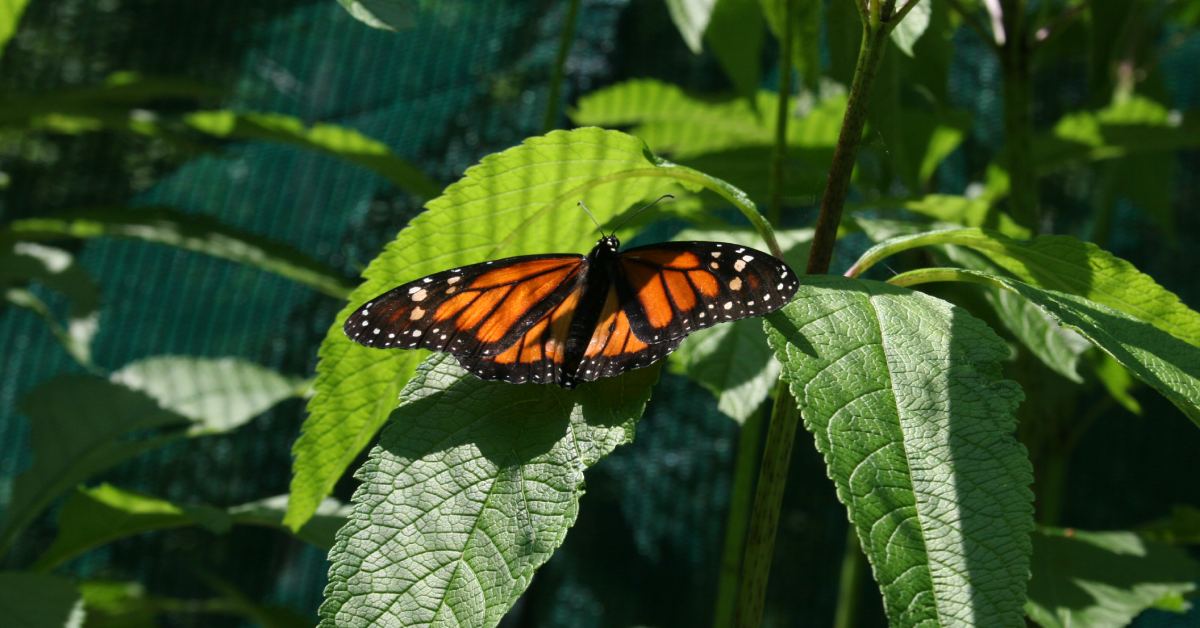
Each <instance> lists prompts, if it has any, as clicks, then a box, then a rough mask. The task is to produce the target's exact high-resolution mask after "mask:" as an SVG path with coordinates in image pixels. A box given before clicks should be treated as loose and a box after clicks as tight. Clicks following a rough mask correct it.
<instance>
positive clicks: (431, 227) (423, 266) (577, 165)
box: [287, 128, 754, 527]
mask: <svg viewBox="0 0 1200 628" xmlns="http://www.w3.org/2000/svg"><path fill="white" fill-rule="evenodd" d="M680 185H682V186H684V187H685V188H686V189H692V190H696V189H699V188H701V187H704V188H708V189H710V190H712V191H715V192H717V193H718V194H719V195H720V196H722V197H723V198H725V199H726V201H728V202H732V203H734V204H735V205H739V206H740V207H741V208H742V209H743V210H744V212H746V211H748V212H751V213H752V212H753V211H754V210H753V206H752V204H750V202H749V201H748V200H747V199H746V198H745V196H744V194H742V193H741V192H740V191H739V190H736V189H734V188H732V187H731V186H729V185H728V184H726V183H724V182H722V181H719V180H716V179H713V178H712V177H708V176H707V175H703V174H701V173H699V172H697V171H695V170H691V169H689V168H685V167H682V166H677V165H675V164H671V163H669V162H665V161H663V160H660V159H658V158H657V157H655V156H654V155H653V154H651V153H650V151H649V149H647V148H646V145H645V144H644V143H643V142H642V141H641V140H639V139H638V138H636V137H632V136H629V135H626V134H624V133H619V132H616V131H605V130H602V129H596V128H581V129H575V130H573V131H553V132H551V133H548V134H546V135H544V136H540V137H534V138H530V139H528V140H526V141H525V142H524V143H522V144H521V145H519V146H516V147H513V148H510V149H508V150H506V151H503V152H501V153H497V154H493V155H489V156H488V157H485V158H484V159H483V161H482V162H480V163H479V164H478V165H476V166H473V167H471V168H470V169H468V170H467V172H466V174H464V176H463V178H462V179H460V180H459V181H457V182H455V183H454V184H452V185H450V186H449V187H447V188H446V190H445V192H444V193H443V194H442V195H441V196H439V197H438V198H436V199H434V200H432V201H430V202H429V203H428V204H427V205H426V211H425V212H423V213H422V214H420V215H419V216H417V217H416V218H415V219H413V221H412V222H411V223H409V225H408V226H407V227H406V228H405V229H404V230H403V231H401V232H400V234H399V235H398V236H397V237H396V239H395V240H393V241H392V242H391V243H390V244H389V245H388V246H387V248H386V249H385V250H384V251H383V252H382V253H381V254H380V255H379V256H378V257H376V258H375V259H374V260H373V261H372V262H371V264H370V265H369V266H368V267H367V269H366V271H364V273H363V276H364V278H365V282H364V283H363V284H362V285H361V286H359V288H358V289H356V290H355V291H354V292H353V293H352V294H351V295H350V300H349V303H348V304H347V306H346V308H344V309H343V310H342V311H341V312H340V313H339V314H338V316H337V318H336V319H335V320H334V322H333V325H332V326H331V327H330V330H329V333H328V334H327V335H326V337H325V340H324V342H322V344H321V349H320V362H319V363H318V365H317V378H316V382H315V384H314V388H315V395H314V397H313V399H312V401H311V402H310V403H309V406H308V409H309V417H308V418H307V419H306V420H305V422H304V426H303V429H302V433H301V435H300V438H299V439H298V440H297V441H296V444H295V446H294V448H293V454H294V455H295V463H294V465H293V477H292V484H291V491H290V493H291V495H292V501H291V503H290V504H289V506H288V508H289V510H288V518H287V523H288V525H291V526H293V527H297V526H299V525H301V524H303V523H304V521H305V520H307V519H308V515H309V514H310V513H311V512H312V509H313V508H315V507H316V505H317V504H318V503H319V502H320V500H321V498H323V497H324V496H325V495H327V494H328V493H329V491H330V490H331V489H332V488H333V485H334V483H336V482H337V480H338V478H340V477H341V476H342V474H343V473H344V472H345V470H346V468H347V467H348V466H349V465H350V463H351V462H352V461H353V460H354V458H355V457H356V456H357V455H358V454H359V452H361V451H362V449H363V448H364V447H366V445H367V443H369V442H370V441H371V439H372V438H374V436H375V433H376V432H377V431H378V430H379V428H380V427H381V426H382V425H383V422H384V420H385V419H386V418H387V416H388V413H390V412H391V411H392V409H393V408H395V405H396V402H397V399H398V397H399V395H400V391H401V388H402V387H403V386H404V384H405V382H407V381H408V379H409V377H411V376H412V373H413V370H414V369H415V368H416V365H417V363H418V362H419V360H420V359H421V357H422V355H423V354H422V352H419V351H382V350H378V349H369V348H366V347H363V346H361V345H357V344H355V343H353V342H351V341H350V340H349V339H347V338H346V337H345V334H343V333H342V322H343V321H344V320H345V319H346V317H347V316H349V314H350V313H351V312H352V311H353V309H354V308H356V307H358V306H359V305H361V304H362V303H364V302H366V301H367V300H368V299H371V298H373V297H375V296H376V295H378V294H380V293H382V292H384V291H385V290H388V289H389V288H392V287H394V286H396V285H397V284H400V283H403V282H405V281H409V280H411V279H415V278H417V277H420V276H422V275H427V274H430V273H433V272H436V271H440V270H445V269H447V268H452V267H454V266H460V265H463V264H470V263H474V262H480V261H483V260H487V259H494V258H497V257H506V256H510V255H519V254H523V253H546V252H579V253H584V252H586V251H588V250H589V249H590V248H591V247H592V246H593V245H594V243H595V238H596V236H595V226H594V225H592V224H591V221H590V220H589V219H588V217H587V216H586V215H585V214H584V213H583V212H581V211H580V210H579V209H578V208H577V207H576V206H575V205H576V203H577V202H578V201H580V200H583V201H586V202H587V205H588V206H589V207H590V208H591V210H592V212H593V213H594V214H595V215H596V216H597V218H598V219H599V220H601V221H602V222H608V221H610V220H611V219H612V218H613V217H614V216H616V215H618V214H620V213H622V212H623V211H624V210H626V209H627V208H629V207H630V206H631V205H634V204H636V203H639V202H641V201H643V200H644V199H648V198H657V197H658V196H659V195H661V194H663V193H665V192H670V191H673V190H674V191H679V186H680Z"/></svg>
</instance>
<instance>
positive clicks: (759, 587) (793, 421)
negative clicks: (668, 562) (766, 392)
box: [736, 379, 800, 628]
mask: <svg viewBox="0 0 1200 628" xmlns="http://www.w3.org/2000/svg"><path fill="white" fill-rule="evenodd" d="M799 423H800V411H799V410H798V409H797V407H796V401H795V399H793V398H792V395H791V393H790V392H789V391H788V388H787V384H785V383H784V381H783V380H782V379H780V380H779V384H778V385H777V386H776V397H775V405H774V406H773V407H772V409H771V421H770V424H769V426H768V427H767V442H766V447H765V448H764V450H763V456H762V463H761V465H760V466H759V469H758V486H757V487H756V489H755V494H754V511H753V513H752V515H751V519H750V531H749V533H748V534H747V535H746V555H745V558H744V560H743V562H742V586H741V588H740V590H739V592H738V606H737V624H736V625H737V626H738V628H759V627H760V626H761V625H762V617H763V608H764V606H765V604H766V598H767V580H768V577H769V576H770V572H771V559H772V558H773V557H774V555H775V532H776V530H777V529H778V527H779V511H780V509H781V508H782V506H783V492H784V488H785V487H786V486H787V472H788V467H789V466H790V464H791V460H792V445H793V443H794V442H795V440H796V426H797V425H798V424H799Z"/></svg>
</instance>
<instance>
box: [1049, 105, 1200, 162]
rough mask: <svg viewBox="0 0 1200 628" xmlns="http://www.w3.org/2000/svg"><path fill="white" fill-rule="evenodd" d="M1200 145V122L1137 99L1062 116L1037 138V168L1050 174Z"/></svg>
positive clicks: (1191, 117)
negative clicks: (1081, 165) (1084, 163)
mask: <svg viewBox="0 0 1200 628" xmlns="http://www.w3.org/2000/svg"><path fill="white" fill-rule="evenodd" d="M1197 146H1200V120H1197V119H1196V118H1195V117H1194V116H1181V115H1179V114H1172V113H1171V112H1169V111H1167V109H1166V108H1165V107H1163V106H1162V105H1161V104H1159V103H1157V102H1154V101H1152V100H1149V99H1146V98H1141V97H1132V98H1130V99H1128V100H1126V101H1123V102H1119V103H1114V104H1113V105H1110V106H1109V107H1107V108H1105V109H1101V110H1098V111H1081V112H1076V113H1072V114H1068V115H1065V116H1063V117H1062V119H1060V120H1059V121H1058V123H1057V124H1055V125H1054V129H1053V131H1051V133H1050V134H1049V135H1046V136H1042V137H1038V138H1035V140H1034V147H1033V148H1034V155H1035V156H1036V158H1037V162H1038V169H1039V171H1042V172H1049V171H1052V170H1055V169H1057V168H1061V167H1063V166H1066V165H1068V164H1071V163H1074V162H1079V161H1100V160H1104V159H1114V158H1118V157H1125V156H1129V155H1138V154H1142V153H1152V152H1172V151H1179V150H1183V149H1187V148H1195V147H1197Z"/></svg>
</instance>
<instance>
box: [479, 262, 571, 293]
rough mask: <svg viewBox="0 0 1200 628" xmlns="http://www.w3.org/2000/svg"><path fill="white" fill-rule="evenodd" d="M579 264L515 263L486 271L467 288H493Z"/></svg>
mask: <svg viewBox="0 0 1200 628" xmlns="http://www.w3.org/2000/svg"><path fill="white" fill-rule="evenodd" d="M580 263H581V260H579V259H573V258H568V259H562V258H557V259H555V258H552V259H538V260H531V261H528V262H517V263H515V264H509V265H507V266H501V267H500V268H497V269H496V270H491V271H488V272H486V273H484V274H482V275H480V276H478V277H476V278H475V281H472V282H471V285H470V286H469V288H470V289H471V290H478V289H480V288H494V287H496V286H502V285H505V284H510V283H513V282H517V281H521V280H522V279H527V278H529V277H532V276H533V275H537V274H539V273H544V272H547V271H551V270H554V269H556V268H565V267H568V266H578V265H579V264H580Z"/></svg>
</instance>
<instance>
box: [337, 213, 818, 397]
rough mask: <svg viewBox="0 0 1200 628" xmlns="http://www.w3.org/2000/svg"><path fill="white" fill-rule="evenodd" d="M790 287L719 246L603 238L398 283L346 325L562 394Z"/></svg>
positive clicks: (774, 302) (765, 305)
mask: <svg viewBox="0 0 1200 628" xmlns="http://www.w3.org/2000/svg"><path fill="white" fill-rule="evenodd" d="M797 286H798V282H797V279H796V276H795V274H794V273H792V272H791V269H789V268H788V267H787V265H786V264H784V263H783V262H782V261H780V260H778V259H776V258H774V257H772V256H771V255H769V254H767V253H763V252H762V251H757V250H755V249H751V248H749V247H743V246H740V245H736V244H730V243H724V242H666V243H660V244H653V245H648V246H642V247H636V248H632V249H628V250H626V251H621V250H620V242H619V241H618V240H617V238H616V237H614V236H605V237H604V238H602V239H601V240H600V241H599V242H598V243H597V244H596V246H595V247H594V248H593V249H592V250H591V252H589V253H588V255H587V256H583V255H577V254H575V255H566V254H564V255H555V254H550V255H526V256H520V257H510V258H506V259H502V260H496V261H493V262H484V263H481V264H473V265H470V266H463V267H461V268H455V269H451V270H447V271H444V272H440V273H435V274H433V275H429V276H428V277H423V278H421V279H417V280H415V281H411V282H409V283H406V284H403V285H401V286H398V287H396V288H393V289H392V290H389V291H388V292H386V293H384V294H382V295H379V296H378V297H376V298H375V299H372V300H371V301H369V302H368V303H366V304H365V305H363V306H362V307H361V308H359V309H358V310H357V311H355V312H354V313H353V314H351V315H350V317H349V318H348V319H347V320H346V324H345V326H344V329H345V332H346V335H347V336H349V337H350V338H351V339H352V340H354V341H355V342H358V343H360V344H363V345H366V346H368V347H376V348H401V349H409V348H426V349H432V350H435V351H443V352H446V353H450V354H451V355H454V356H455V357H456V358H457V359H458V361H459V363H460V364H462V365H463V366H464V367H465V368H466V369H467V370H468V371H470V372H472V373H474V374H475V375H477V376H479V377H481V378H483V379H496V380H502V381H507V382H512V383H525V382H534V383H553V384H557V385H559V386H563V387H565V388H573V387H575V386H576V385H578V384H579V383H580V382H586V381H592V380H595V379H599V378H601V377H611V376H614V375H617V374H620V373H622V372H624V371H626V370H629V369H633V368H640V367H644V366H648V365H650V364H652V363H654V362H655V361H657V360H659V359H661V358H662V357H663V356H665V355H667V354H668V353H670V352H671V351H673V350H675V348H676V347H677V346H678V345H679V343H680V342H681V341H682V340H683V338H684V337H685V336H687V334H689V333H691V332H692V331H695V330H697V329H701V328H704V327H709V326H711V325H714V324H716V323H720V322H726V321H730V320H735V319H739V318H745V317H747V316H757V315H761V314H766V313H768V312H771V311H774V310H776V309H778V308H780V307H782V306H783V305H786V304H787V302H788V301H789V300H790V299H791V297H792V295H793V294H794V293H795V291H796V288H797Z"/></svg>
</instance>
